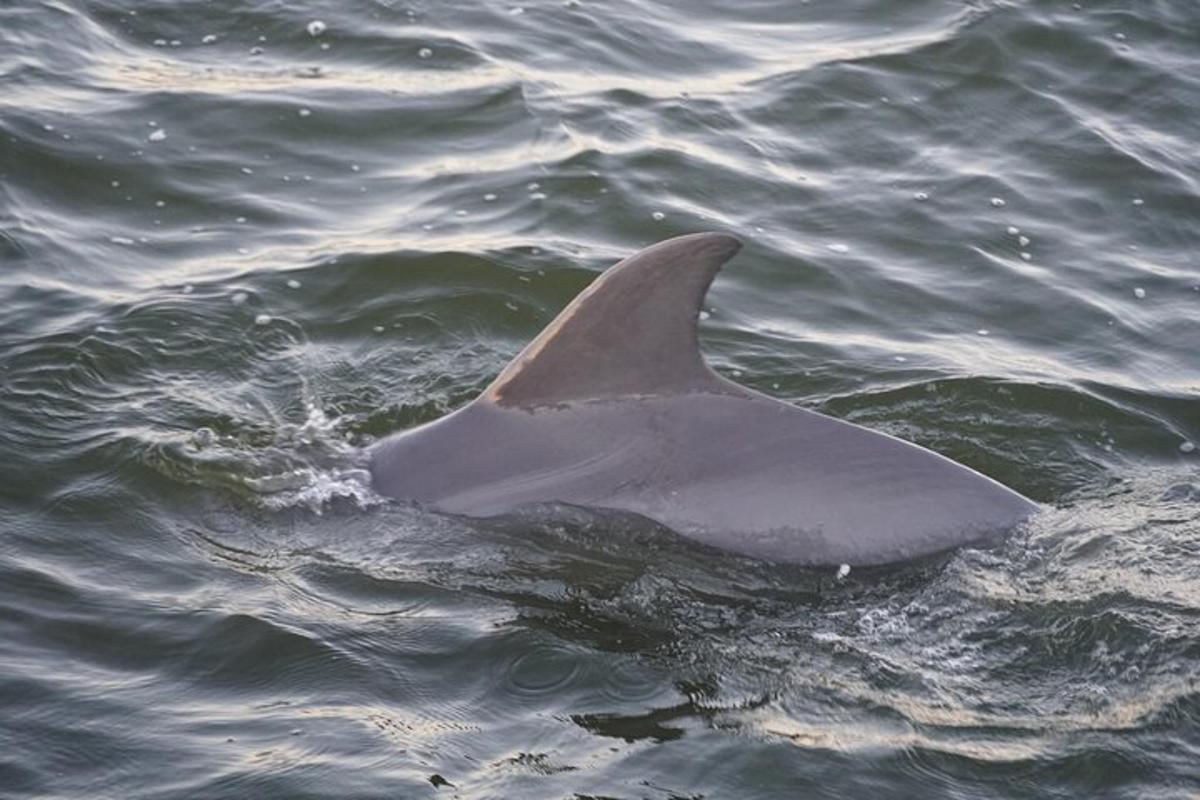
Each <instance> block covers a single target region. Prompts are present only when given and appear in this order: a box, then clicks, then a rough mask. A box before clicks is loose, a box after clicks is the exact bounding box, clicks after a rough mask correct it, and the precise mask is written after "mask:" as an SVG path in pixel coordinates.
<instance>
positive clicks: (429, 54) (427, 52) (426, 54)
mask: <svg viewBox="0 0 1200 800" xmlns="http://www.w3.org/2000/svg"><path fill="white" fill-rule="evenodd" d="M417 57H418V58H433V50H431V49H430V48H428V47H422V48H421V49H420V50H418V51H417Z"/></svg>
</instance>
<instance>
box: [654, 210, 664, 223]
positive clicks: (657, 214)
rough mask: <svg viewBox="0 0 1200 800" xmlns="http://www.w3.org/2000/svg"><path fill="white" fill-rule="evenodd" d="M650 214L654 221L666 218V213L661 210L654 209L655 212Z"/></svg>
mask: <svg viewBox="0 0 1200 800" xmlns="http://www.w3.org/2000/svg"><path fill="white" fill-rule="evenodd" d="M650 216H651V217H653V218H654V221H655V222H662V221H663V220H664V219H666V218H667V215H666V214H664V213H663V212H661V211H655V212H654V213H653V214H651V215H650Z"/></svg>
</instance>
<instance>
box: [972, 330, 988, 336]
mask: <svg viewBox="0 0 1200 800" xmlns="http://www.w3.org/2000/svg"><path fill="white" fill-rule="evenodd" d="M975 332H976V333H978V334H979V335H980V336H987V335H988V334H990V333H991V331H989V330H988V329H987V328H980V329H979V330H977V331H975Z"/></svg>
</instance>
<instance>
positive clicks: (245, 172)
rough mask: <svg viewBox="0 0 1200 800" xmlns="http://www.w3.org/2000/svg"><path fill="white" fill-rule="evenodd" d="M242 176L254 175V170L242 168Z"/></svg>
mask: <svg viewBox="0 0 1200 800" xmlns="http://www.w3.org/2000/svg"><path fill="white" fill-rule="evenodd" d="M242 174H243V175H253V174H254V170H252V169H250V168H249V167H242Z"/></svg>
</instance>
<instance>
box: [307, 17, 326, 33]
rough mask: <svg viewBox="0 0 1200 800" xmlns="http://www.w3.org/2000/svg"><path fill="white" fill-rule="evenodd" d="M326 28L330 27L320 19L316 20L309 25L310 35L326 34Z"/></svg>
mask: <svg viewBox="0 0 1200 800" xmlns="http://www.w3.org/2000/svg"><path fill="white" fill-rule="evenodd" d="M326 28H328V26H327V25H326V24H325V23H324V22H322V21H321V20H319V19H314V20H313V21H312V22H310V23H308V35H309V36H320V35H321V34H322V33H324V32H325V30H326Z"/></svg>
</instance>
